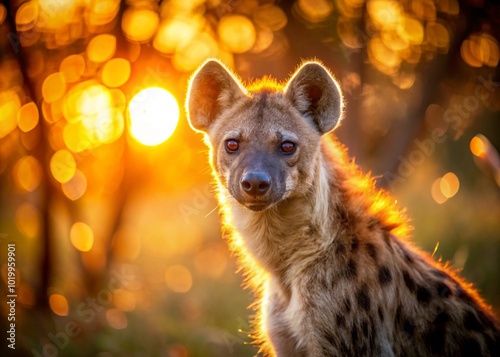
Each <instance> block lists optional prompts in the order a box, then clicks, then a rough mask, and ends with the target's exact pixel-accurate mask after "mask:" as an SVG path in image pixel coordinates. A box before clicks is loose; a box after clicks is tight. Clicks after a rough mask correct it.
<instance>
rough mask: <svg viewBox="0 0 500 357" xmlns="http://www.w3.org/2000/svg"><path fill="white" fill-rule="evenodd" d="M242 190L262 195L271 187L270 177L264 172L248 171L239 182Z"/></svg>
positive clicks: (250, 193)
mask: <svg viewBox="0 0 500 357" xmlns="http://www.w3.org/2000/svg"><path fill="white" fill-rule="evenodd" d="M240 185H241V188H242V189H243V191H245V192H246V193H248V194H249V195H252V196H262V195H263V194H265V193H266V192H267V191H269V187H271V178H270V177H269V175H268V174H267V173H265V172H261V171H249V172H247V173H246V174H244V175H243V177H242V178H241V182H240Z"/></svg>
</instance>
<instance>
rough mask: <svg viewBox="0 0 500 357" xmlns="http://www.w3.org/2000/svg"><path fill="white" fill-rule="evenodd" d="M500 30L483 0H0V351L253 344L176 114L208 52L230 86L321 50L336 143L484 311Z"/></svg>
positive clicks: (499, 236)
mask: <svg viewBox="0 0 500 357" xmlns="http://www.w3.org/2000/svg"><path fill="white" fill-rule="evenodd" d="M499 39H500V5H498V4H497V3H496V2H493V1H487V0H437V1H434V0H416V1H393V0H368V1H365V0H315V1H314V0H296V1H273V0H261V1H259V0H235V1H224V0H208V1H206V0H187V1H184V0H170V1H167V0H164V1H147V0H137V1H133V0H130V1H118V0H102V1H97V0H75V1H70V0H31V1H16V0H13V1H0V241H1V242H0V254H1V255H0V257H1V258H0V265H1V276H2V283H1V284H0V285H1V287H2V290H1V292H0V293H1V296H2V298H1V299H2V301H4V298H5V297H6V295H7V264H6V261H7V248H6V247H7V243H15V244H16V279H17V285H16V292H17V295H18V297H17V305H16V336H17V340H16V350H10V349H7V343H6V342H5V339H3V342H2V343H1V344H0V350H1V351H2V353H1V354H2V355H5V353H4V352H7V353H8V355H16V356H99V357H110V356H167V357H187V356H253V355H255V354H256V353H257V349H256V348H255V347H254V346H252V345H251V341H252V338H251V336H249V329H250V328H249V316H250V315H251V310H250V309H248V306H249V305H250V303H251V296H250V292H248V291H244V290H242V289H241V287H240V284H241V276H240V275H238V274H237V273H235V272H236V271H237V265H236V264H235V262H234V259H233V258H232V257H231V256H230V255H229V253H228V251H227V249H226V245H225V242H224V241H223V239H221V234H220V230H219V225H218V216H217V210H216V202H215V200H214V197H213V194H212V186H211V183H210V182H211V177H210V169H209V166H208V163H207V155H206V148H205V147H204V146H203V144H202V142H201V137H200V136H199V135H197V134H194V133H193V132H192V131H191V130H190V129H189V127H188V125H187V123H186V120H185V114H184V111H183V109H182V107H183V105H182V103H183V102H184V99H185V93H186V85H187V79H188V78H189V75H190V73H191V72H192V71H193V70H194V69H195V68H196V67H197V66H198V65H200V64H201V63H202V62H203V61H204V60H205V59H206V58H208V57H217V58H219V59H221V60H222V61H223V62H225V63H226V64H227V65H228V66H230V67H231V68H233V69H234V70H235V71H236V72H237V73H239V74H240V75H241V77H242V78H243V80H245V81H250V80H251V79H252V78H257V77H261V76H263V75H271V76H273V77H275V78H277V79H278V80H280V81H282V80H285V79H286V78H287V77H288V75H289V74H290V73H292V72H293V70H294V69H295V68H296V66H297V65H298V64H299V63H300V61H301V60H302V59H309V58H318V59H320V60H321V61H323V62H324V63H325V64H326V65H327V66H328V67H329V68H331V70H332V71H333V72H334V74H335V75H336V76H337V78H338V80H339V81H340V82H341V84H342V87H343V89H344V93H345V98H346V103H347V105H346V110H347V116H346V118H345V120H344V122H343V124H342V126H341V128H340V129H339V130H338V131H337V136H338V137H339V139H340V140H341V141H342V142H343V143H345V144H346V145H347V147H348V148H349V152H350V154H351V155H352V156H355V157H356V161H357V162H358V163H359V164H360V165H361V166H362V167H363V168H364V169H365V170H366V171H371V172H372V173H373V175H374V176H375V177H376V178H377V182H378V184H379V186H380V187H384V188H386V189H388V190H390V191H391V192H392V193H393V195H394V197H395V198H397V199H398V200H399V202H400V204H401V206H403V207H407V210H408V213H409V216H410V217H412V222H413V224H414V226H415V230H414V241H415V242H416V243H417V244H418V245H419V246H421V247H423V248H424V249H426V250H427V251H429V252H434V255H435V257H437V258H442V259H443V260H444V261H450V262H451V264H452V265H453V266H454V267H455V268H456V269H461V270H462V274H463V275H464V276H465V277H466V278H468V279H469V280H471V281H472V282H474V283H475V284H476V286H477V287H478V288H479V290H480V291H481V293H482V294H483V295H484V297H485V298H486V299H487V300H488V301H489V303H490V304H492V305H493V307H494V308H495V309H496V311H499V309H500V284H499V283H498V281H499V277H500V274H499V272H500V259H499V258H500V190H499V186H500V159H499V155H498V151H497V150H496V149H495V148H499V147H500V131H499V128H500V125H499V124H500V123H499V119H500V117H499V111H500V86H499V85H500V83H499V82H500V75H499V66H498V62H499ZM437 243H439V247H438V246H437ZM0 311H1V314H2V319H1V321H2V325H1V330H2V331H6V330H7V319H6V318H7V314H8V312H9V310H8V305H6V304H5V303H2V304H1V305H0Z"/></svg>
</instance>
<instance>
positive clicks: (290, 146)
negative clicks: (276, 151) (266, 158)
mask: <svg viewBox="0 0 500 357" xmlns="http://www.w3.org/2000/svg"><path fill="white" fill-rule="evenodd" d="M280 149H281V151H282V152H283V153H285V154H291V153H293V152H294V151H295V144H294V143H292V142H290V141H285V142H282V143H281V146H280Z"/></svg>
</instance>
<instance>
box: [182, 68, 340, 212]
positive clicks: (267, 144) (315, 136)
mask: <svg viewBox="0 0 500 357" xmlns="http://www.w3.org/2000/svg"><path fill="white" fill-rule="evenodd" d="M186 105H187V111H188V114H189V120H190V123H191V126H192V127H193V128H194V129H195V130H197V131H202V132H204V133H205V134H206V139H207V143H208V145H209V146H210V148H211V155H210V157H211V164H212V166H213V168H214V171H215V173H216V175H217V176H218V179H219V182H220V184H221V185H222V186H223V189H224V188H225V189H227V191H228V192H229V193H230V194H231V195H232V196H233V197H234V198H235V199H236V200H237V201H238V202H239V203H240V204H242V205H243V206H245V207H247V208H249V209H251V210H254V211H261V210H264V209H267V208H269V207H271V206H273V205H276V204H279V203H280V202H282V201H283V200H285V199H288V198H291V197H295V196H298V195H304V194H305V193H306V192H307V191H308V189H310V185H311V184H312V180H313V175H314V171H315V165H316V163H317V162H318V160H317V155H318V153H319V149H320V141H321V136H322V135H323V134H325V133H327V132H329V131H331V130H333V129H334V128H335V127H336V126H337V124H338V123H339V121H340V118H341V116H342V94H341V92H340V89H339V86H338V85H337V83H336V82H335V80H334V79H333V77H332V76H331V75H330V73H329V72H328V70H326V69H325V68H324V67H323V66H322V65H321V64H319V63H316V62H306V63H305V64H303V65H302V66H301V67H300V68H299V69H298V70H297V71H296V72H295V74H294V75H293V76H292V77H291V78H290V80H289V81H288V82H287V84H286V85H285V86H284V87H280V86H276V85H274V86H267V87H266V86H265V85H264V86H261V87H260V88H258V89H256V90H252V89H251V88H250V89H249V90H247V89H245V88H244V87H243V86H242V85H241V82H240V81H239V80H238V79H237V78H236V77H235V76H234V75H233V74H231V72H230V71H229V70H228V69H227V68H226V67H224V66H223V65H222V64H221V63H219V62H217V61H214V60H209V61H207V62H206V63H205V64H204V65H202V66H201V67H200V69H198V71H197V72H196V73H195V74H194V76H193V78H192V79H191V83H190V87H189V93H188V98H187V102H186Z"/></svg>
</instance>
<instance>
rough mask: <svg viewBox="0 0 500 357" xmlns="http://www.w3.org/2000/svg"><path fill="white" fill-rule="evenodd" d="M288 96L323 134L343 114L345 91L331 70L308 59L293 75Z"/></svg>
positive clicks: (335, 123) (333, 126)
mask: <svg viewBox="0 0 500 357" xmlns="http://www.w3.org/2000/svg"><path fill="white" fill-rule="evenodd" d="M285 95H286V97H287V98H288V99H289V100H290V101H291V102H292V104H293V106H294V107H295V108H296V109H297V110H298V111H299V112H300V113H301V114H302V115H303V116H304V117H305V118H306V119H308V120H310V121H311V122H312V124H313V125H314V126H315V127H316V128H317V129H318V130H319V132H320V133H321V134H324V133H327V132H329V131H330V130H333V129H334V128H335V127H336V126H337V125H338V123H339V122H340V119H341V117H342V110H343V104H342V93H341V91H340V88H339V85H338V84H337V82H336V81H335V79H333V77H332V75H331V74H330V72H328V70H327V69H326V68H325V67H323V66H322V65H321V64H319V63H317V62H306V63H305V64H303V65H302V66H301V67H300V68H299V69H298V70H297V72H295V74H294V75H293V76H292V78H290V80H289V81H288V83H287V85H286V87H285Z"/></svg>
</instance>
